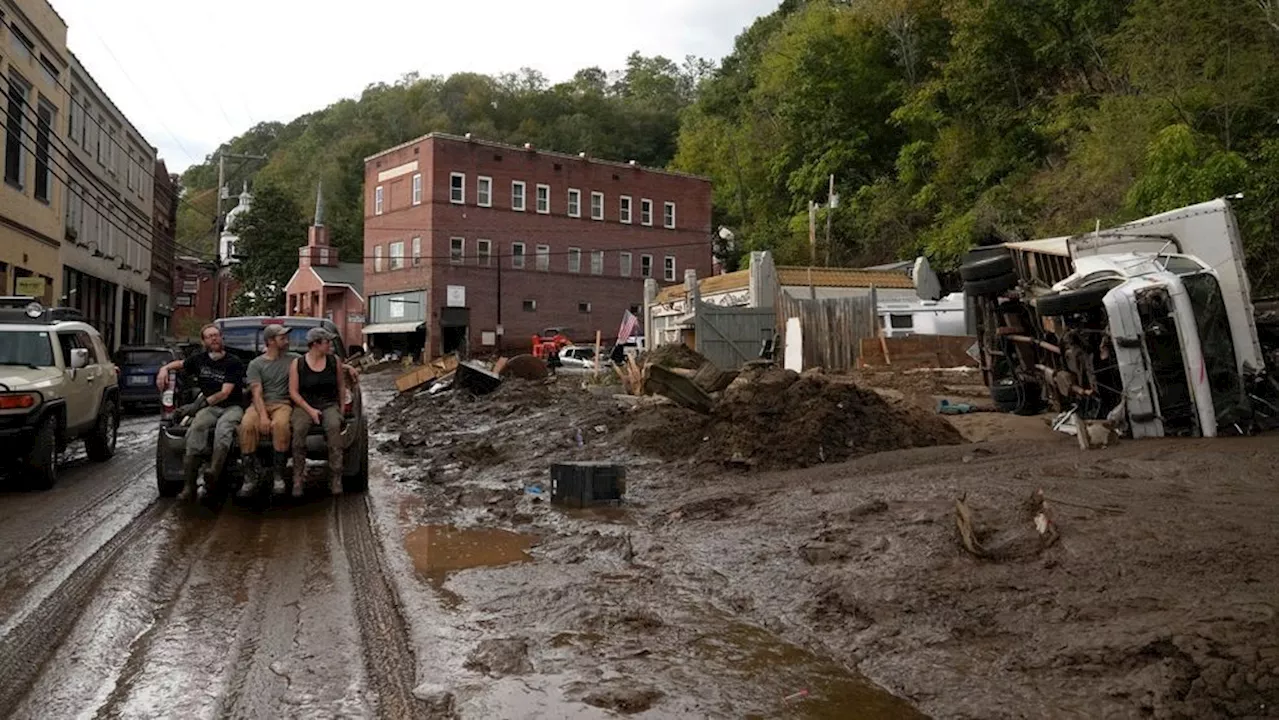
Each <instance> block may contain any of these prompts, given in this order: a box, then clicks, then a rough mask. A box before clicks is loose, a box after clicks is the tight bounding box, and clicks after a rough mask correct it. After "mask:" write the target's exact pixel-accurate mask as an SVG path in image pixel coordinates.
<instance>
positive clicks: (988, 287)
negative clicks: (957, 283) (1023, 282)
mask: <svg viewBox="0 0 1280 720" xmlns="http://www.w3.org/2000/svg"><path fill="white" fill-rule="evenodd" d="M1017 285H1018V276H1017V275H1014V274H1013V273H1005V274H1004V275H999V276H997V277H993V278H983V279H982V280H969V281H967V282H965V284H964V294H965V295H972V296H975V297H984V296H988V295H999V294H1000V293H1002V292H1004V291H1006V290H1010V289H1012V288H1014V287H1017Z"/></svg>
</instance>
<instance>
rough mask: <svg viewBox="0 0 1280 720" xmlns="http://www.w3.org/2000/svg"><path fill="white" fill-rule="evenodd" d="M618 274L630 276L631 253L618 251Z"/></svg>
mask: <svg viewBox="0 0 1280 720" xmlns="http://www.w3.org/2000/svg"><path fill="white" fill-rule="evenodd" d="M618 274H619V275H621V276H622V277H631V253H629V252H623V253H618Z"/></svg>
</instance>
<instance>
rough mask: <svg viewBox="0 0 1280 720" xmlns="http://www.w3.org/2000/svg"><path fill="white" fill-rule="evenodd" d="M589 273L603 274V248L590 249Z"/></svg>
mask: <svg viewBox="0 0 1280 720" xmlns="http://www.w3.org/2000/svg"><path fill="white" fill-rule="evenodd" d="M591 274H592V275H603V274H604V251H603V250H592V251H591Z"/></svg>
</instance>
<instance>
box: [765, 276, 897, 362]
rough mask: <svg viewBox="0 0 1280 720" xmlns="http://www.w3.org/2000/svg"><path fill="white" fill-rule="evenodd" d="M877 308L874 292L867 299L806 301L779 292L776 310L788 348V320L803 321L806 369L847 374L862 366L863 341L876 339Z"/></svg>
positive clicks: (783, 340) (845, 298)
mask: <svg viewBox="0 0 1280 720" xmlns="http://www.w3.org/2000/svg"><path fill="white" fill-rule="evenodd" d="M874 308H875V295H874V293H873V294H872V295H869V296H863V297H843V298H824V299H821V300H805V299H800V298H794V297H791V296H790V295H788V294H787V293H785V292H779V293H778V298H777V303H776V307H775V310H776V312H777V324H778V328H779V329H780V334H781V335H782V338H781V341H782V344H783V347H784V348H785V346H786V343H787V342H788V339H787V337H786V332H785V328H786V327H787V319H788V318H799V319H800V334H801V337H802V338H803V342H802V343H801V344H802V346H803V351H802V357H803V362H804V367H805V368H806V369H807V368H812V367H819V368H823V369H825V370H831V371H835V372H843V371H846V370H851V369H853V368H855V367H857V366H858V357H859V352H860V349H861V344H862V339H863V338H868V337H875V333H876V325H875V323H877V322H878V319H877V318H876V314H875V310H874ZM784 352H785V351H784ZM780 356H781V355H780Z"/></svg>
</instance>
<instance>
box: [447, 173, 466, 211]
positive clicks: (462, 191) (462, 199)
mask: <svg viewBox="0 0 1280 720" xmlns="http://www.w3.org/2000/svg"><path fill="white" fill-rule="evenodd" d="M454 180H458V181H459V182H458V187H457V188H455V187H454V186H453V181H454ZM454 190H457V191H458V193H457V194H455V193H454ZM449 202H451V203H453V204H454V205H466V204H467V174H466V173H460V172H451V173H449Z"/></svg>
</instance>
